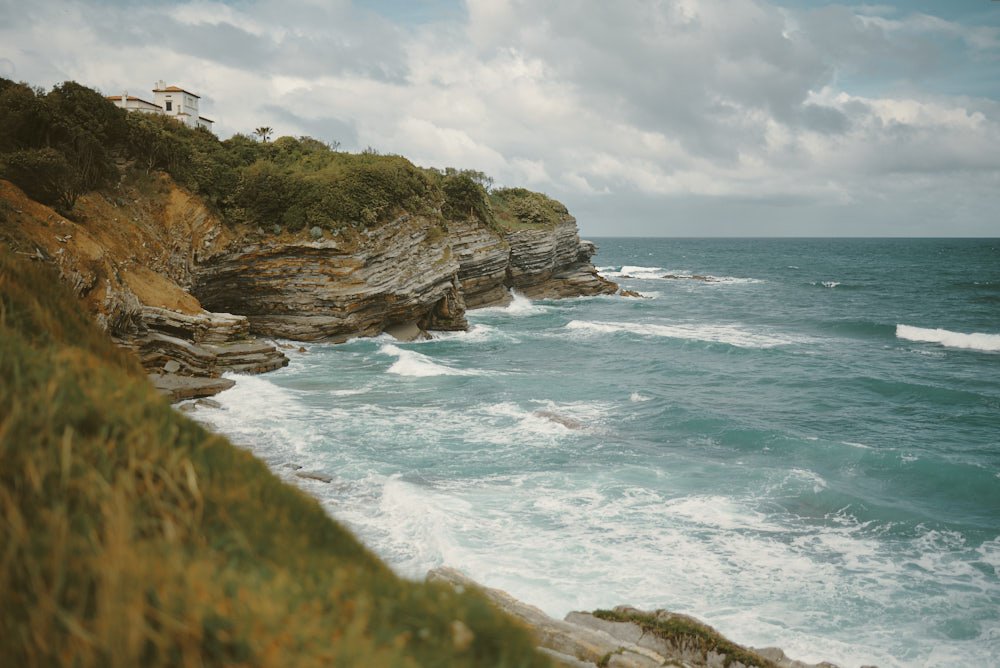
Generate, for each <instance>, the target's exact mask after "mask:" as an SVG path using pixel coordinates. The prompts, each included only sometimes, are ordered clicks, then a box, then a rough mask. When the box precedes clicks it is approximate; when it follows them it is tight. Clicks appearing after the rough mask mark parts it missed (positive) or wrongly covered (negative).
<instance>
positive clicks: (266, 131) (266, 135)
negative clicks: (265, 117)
mask: <svg viewBox="0 0 1000 668" xmlns="http://www.w3.org/2000/svg"><path fill="white" fill-rule="evenodd" d="M273 132H274V128H272V127H270V126H268V125H262V126H261V127H259V128H257V129H256V130H254V131H253V133H254V134H255V135H257V136H258V137H260V140H261V141H263V142H267V140H268V139H270V138H271V133H273Z"/></svg>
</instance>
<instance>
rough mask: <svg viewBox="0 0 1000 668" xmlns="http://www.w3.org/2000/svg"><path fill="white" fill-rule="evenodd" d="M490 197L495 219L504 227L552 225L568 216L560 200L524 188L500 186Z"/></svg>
mask: <svg viewBox="0 0 1000 668" xmlns="http://www.w3.org/2000/svg"><path fill="white" fill-rule="evenodd" d="M491 199H492V203H493V210H494V211H495V212H496V216H497V219H498V220H499V221H500V223H501V224H502V225H504V226H505V227H511V228H516V227H528V228H531V227H552V226H553V225H556V224H557V223H559V222H561V221H563V220H565V219H566V218H567V217H568V216H569V211H567V210H566V207H565V206H564V205H563V204H562V202H558V201H556V200H554V199H551V198H550V197H547V196H546V195H543V194H542V193H537V192H533V191H531V190H526V189H524V188H501V189H499V190H495V191H494V192H493V193H492V195H491Z"/></svg>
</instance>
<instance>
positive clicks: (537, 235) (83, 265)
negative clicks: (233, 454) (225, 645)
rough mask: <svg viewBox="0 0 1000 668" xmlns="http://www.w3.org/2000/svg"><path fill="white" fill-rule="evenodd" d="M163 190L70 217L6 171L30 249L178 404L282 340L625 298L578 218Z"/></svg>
mask: <svg viewBox="0 0 1000 668" xmlns="http://www.w3.org/2000/svg"><path fill="white" fill-rule="evenodd" d="M154 178H155V179H156V185H157V191H156V192H155V193H142V192H137V191H133V192H129V193H127V195H128V196H123V197H117V198H111V197H110V196H108V195H106V194H99V193H91V194H88V195H86V196H84V197H82V198H81V200H80V201H79V202H78V204H77V207H76V209H75V212H74V220H68V219H66V218H64V217H63V216H61V215H59V214H58V213H57V212H55V211H54V210H52V209H51V208H49V207H47V206H44V205H42V204H39V203H37V202H34V201H32V200H30V199H29V198H27V197H26V196H25V195H24V193H23V192H21V191H20V190H19V189H18V188H17V187H16V186H14V185H13V184H11V183H9V182H7V181H2V180H0V202H2V203H3V204H4V206H5V208H6V209H7V210H8V211H9V212H10V214H9V217H10V218H11V219H12V220H11V222H12V223H13V224H12V225H11V226H10V231H9V232H8V233H6V234H5V235H4V238H3V241H5V242H6V243H7V244H8V245H9V246H10V247H11V248H13V249H14V250H15V252H19V253H21V254H24V255H28V256H30V257H32V258H33V259H37V260H39V261H43V262H48V263H52V264H54V265H56V267H57V268H58V270H59V273H60V275H61V277H62V278H63V280H64V281H66V282H67V283H68V284H69V285H70V286H72V288H73V290H74V292H75V293H76V294H77V296H78V297H79V298H80V299H81V301H82V302H83V303H84V305H85V306H86V307H87V308H88V309H89V310H90V311H91V312H92V313H93V315H94V317H95V318H96V320H97V321H98V323H100V324H101V325H102V326H103V327H104V328H105V329H106V330H107V331H108V333H109V334H110V335H111V336H112V337H113V338H114V339H115V340H116V341H117V342H118V343H120V344H121V345H123V346H126V347H128V348H131V349H132V350H134V351H135V352H136V354H137V355H138V356H139V358H140V360H141V361H142V364H143V367H144V368H145V369H146V370H147V372H148V373H149V375H150V379H151V380H152V382H153V383H154V385H156V387H157V388H158V389H159V390H160V391H161V392H163V393H164V394H166V395H168V396H169V397H170V398H171V400H172V401H174V402H177V401H182V400H184V399H190V398H198V397H206V396H210V395H212V394H215V393H217V392H220V391H222V390H224V389H226V388H228V387H230V386H231V384H232V383H231V381H228V380H226V379H224V378H222V375H223V374H224V373H226V372H234V373H251V374H252V373H265V372H267V371H273V370H275V369H279V368H281V367H283V366H285V365H286V364H288V359H287V357H286V356H285V355H284V354H283V353H282V352H281V350H280V347H279V346H278V345H277V344H276V343H275V342H274V341H273V339H275V338H280V339H289V340H294V341H327V342H334V343H336V342H341V341H346V340H347V339H350V338H355V337H362V336H375V335H378V334H380V333H382V332H390V333H392V334H394V335H396V336H399V337H400V338H403V339H413V338H418V337H421V336H426V332H428V331H435V330H438V331H453V330H464V329H467V327H468V322H467V321H466V319H465V313H466V311H467V310H468V309H473V308H483V307H488V306H498V305H506V304H507V303H509V302H510V300H511V291H512V290H516V291H519V292H522V293H524V294H525V295H527V296H529V297H532V298H562V297H579V296H592V295H602V294H603V295H610V294H615V293H617V292H618V286H617V285H616V284H615V283H612V282H610V281H608V280H606V279H604V278H603V277H601V276H600V275H599V274H598V273H597V270H596V268H595V267H594V265H593V264H592V263H591V258H592V257H593V256H594V254H595V253H596V251H597V249H596V247H595V246H594V244H592V243H590V242H588V241H582V240H581V239H580V237H579V234H578V230H577V226H576V220H575V219H574V218H573V217H572V216H570V215H569V214H568V213H566V214H562V215H561V217H560V218H559V220H558V221H556V222H554V223H552V224H544V225H538V226H535V227H533V228H530V229H521V228H519V229H504V228H500V227H496V226H490V225H487V224H484V223H482V222H480V221H479V220H477V219H475V218H472V217H470V218H469V219H467V220H460V221H447V222H445V221H443V220H442V219H441V218H440V215H434V214H424V215H419V216H414V215H410V214H405V213H404V214H402V215H400V216H398V217H397V218H396V219H395V220H392V221H390V222H387V223H384V224H381V225H379V226H376V227H372V228H370V229H365V230H360V231H358V230H342V231H341V232H340V233H338V234H334V233H332V232H329V231H325V230H321V229H319V228H313V229H311V230H300V231H298V232H294V233H291V232H287V231H282V230H281V229H280V228H278V227H275V228H274V229H272V230H270V231H265V230H264V229H262V228H259V227H258V228H252V229H251V228H246V227H243V228H239V227H236V228H234V227H232V226H227V225H224V224H223V223H222V222H221V220H219V218H218V217H217V216H216V215H214V214H213V213H212V212H211V211H210V210H209V209H208V208H207V206H206V205H205V203H204V202H203V201H202V200H200V199H199V198H198V197H195V196H193V195H191V194H190V193H188V192H186V191H184V190H183V189H181V188H179V187H178V186H177V185H176V184H174V182H173V181H172V180H170V178H169V177H168V176H166V175H162V174H161V175H158V176H156V177H154Z"/></svg>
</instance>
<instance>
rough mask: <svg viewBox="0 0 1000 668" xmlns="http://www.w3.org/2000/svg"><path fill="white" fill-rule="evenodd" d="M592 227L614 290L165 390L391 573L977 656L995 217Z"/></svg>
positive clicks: (986, 634) (887, 653)
mask: <svg viewBox="0 0 1000 668" xmlns="http://www.w3.org/2000/svg"><path fill="white" fill-rule="evenodd" d="M596 241H597V242H598V245H599V247H600V252H599V254H598V256H597V257H596V258H595V262H596V264H598V265H599V266H600V269H601V272H602V273H603V274H604V275H605V276H607V277H609V278H611V279H612V280H615V281H617V282H619V283H620V284H621V285H622V286H623V287H625V288H629V289H632V290H636V291H638V292H639V293H641V295H642V298H639V299H634V298H633V299H627V298H621V297H596V298H581V299H570V300H564V301H534V302H532V301H528V300H527V299H524V298H523V297H516V298H515V300H514V302H513V303H512V304H511V305H510V306H509V307H506V308H492V309H485V310H480V311H475V312H472V313H470V314H469V319H470V322H471V323H472V327H471V329H470V330H469V331H468V332H465V333H449V334H436V335H435V338H434V340H432V341H426V342H419V343H405V344H404V343H399V342H396V341H393V340H391V339H389V338H387V337H385V336H382V337H379V338H376V339H361V340H354V341H351V342H348V343H346V344H342V345H307V346H306V349H307V351H306V352H304V353H293V354H292V361H291V364H290V365H289V367H288V368H286V369H284V370H282V371H279V372H275V373H271V374H267V375H263V376H254V377H240V378H239V379H238V383H237V385H236V387H235V388H234V389H232V390H230V391H228V392H226V393H223V394H221V395H219V397H218V398H219V400H220V401H221V403H222V404H223V409H222V410H210V409H199V410H198V411H196V412H195V415H196V416H197V417H198V418H199V419H201V420H203V421H206V422H207V423H208V424H210V425H211V426H212V427H213V428H214V429H216V430H219V431H221V432H224V433H226V434H228V435H230V436H231V437H232V438H233V439H234V440H235V441H236V442H238V443H240V444H243V445H245V446H247V447H249V448H251V449H252V450H253V451H254V452H255V453H257V454H258V455H259V456H260V457H261V458H263V459H264V460H266V461H267V462H269V463H270V464H271V465H272V467H273V468H274V470H275V471H277V472H278V473H279V474H281V475H283V476H285V477H287V478H289V479H294V480H296V481H297V482H298V483H299V484H300V485H301V486H302V487H303V488H305V489H306V490H307V491H308V492H309V493H311V494H314V495H315V496H316V497H318V498H319V499H320V500H321V501H322V502H323V503H324V504H325V506H326V507H327V508H328V509H329V511H330V512H331V513H332V514H333V515H334V516H335V517H337V518H338V519H340V520H342V521H343V522H344V523H345V524H347V525H348V526H350V527H351V528H352V529H353V530H354V531H355V532H356V533H357V534H358V535H359V536H360V537H361V539H362V540H363V541H364V542H365V543H366V544H367V545H369V546H370V547H371V549H373V550H374V551H375V552H376V553H377V554H379V555H380V556H381V557H382V558H383V559H385V560H386V561H387V562H388V563H389V564H391V565H392V566H393V567H394V568H395V569H396V570H397V571H398V572H399V573H401V574H403V575H405V576H410V577H414V578H417V577H421V576H422V575H423V574H424V573H425V572H426V571H427V570H428V569H429V568H432V567H435V566H439V565H442V564H446V565H449V566H454V567H456V568H459V569H461V570H463V571H464V572H466V573H467V574H468V575H470V576H471V577H473V578H474V579H476V580H479V581H480V582H482V583H484V584H486V585H490V586H493V587H499V588H501V589H505V590H507V591H509V592H510V593H511V594H513V595H514V596H516V597H518V598H520V599H522V600H524V601H527V602H529V603H533V604H535V605H538V606H539V607H541V608H543V609H544V610H546V611H547V612H549V613H551V614H553V615H558V616H562V615H564V614H565V613H566V612H568V611H570V610H591V609H594V608H599V607H610V606H613V605H616V604H620V603H628V604H632V605H635V606H639V607H643V608H657V607H663V608H668V609H670V610H674V611H678V612H685V613H690V614H693V615H696V616H698V617H700V618H702V619H704V620H705V621H707V622H708V623H710V624H712V625H713V626H715V627H716V628H718V629H719V630H720V631H722V632H723V633H725V634H727V635H729V636H730V637H732V638H733V639H735V640H737V641H738V642H742V643H746V644H752V645H756V646H765V645H778V646H781V647H783V648H784V649H785V650H786V651H787V652H788V654H789V655H790V656H793V657H795V658H799V659H804V660H810V661H817V660H821V659H822V660H830V661H834V662H837V663H839V664H841V665H843V666H857V665H860V664H862V663H871V664H878V665H879V666H881V667H882V668H887V667H889V666H997V665H1000V240H998V239H988V240H982V239H978V240H977V239H962V240H942V239H918V240H896V239H894V240H882V239H815V240H814V239H809V240H805V239H634V238H629V239H597V240H596ZM665 276H671V277H668V278H665ZM292 466H301V467H303V470H304V471H314V472H322V473H325V474H326V475H329V476H331V477H332V478H333V481H332V482H331V483H329V484H325V483H322V482H316V481H306V480H298V479H297V478H294V476H293V474H292V471H293V469H292V468H291V467H292Z"/></svg>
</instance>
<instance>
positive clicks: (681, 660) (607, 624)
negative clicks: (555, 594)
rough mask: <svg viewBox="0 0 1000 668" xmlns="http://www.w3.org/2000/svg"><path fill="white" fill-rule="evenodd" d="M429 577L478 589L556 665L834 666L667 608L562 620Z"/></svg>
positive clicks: (451, 574) (441, 571)
mask: <svg viewBox="0 0 1000 668" xmlns="http://www.w3.org/2000/svg"><path fill="white" fill-rule="evenodd" d="M427 581H428V582H440V583H444V584H448V585H450V586H451V587H453V588H455V589H456V590H459V591H464V590H466V589H477V590H479V591H481V592H482V593H483V594H484V595H486V597H487V598H489V599H490V600H491V601H492V602H493V603H494V604H495V605H496V606H497V607H498V608H500V609H501V610H503V611H504V612H506V613H507V614H509V615H511V616H513V617H515V618H516V619H519V620H520V621H521V622H522V623H524V624H526V625H527V626H528V628H529V629H530V630H531V632H532V633H533V634H534V637H535V641H536V642H537V643H538V646H539V650H540V651H541V652H542V653H544V654H546V655H547V656H549V657H550V658H551V659H552V661H553V663H554V664H555V665H556V666H565V667H567V668H582V667H586V666H607V667H612V666H617V667H618V668H653V667H654V666H665V665H669V666H680V667H682V668H723V667H725V668H751V667H757V668H836V666H834V665H833V664H829V663H820V664H806V663H802V662H801V661H795V660H794V659H790V658H788V657H787V656H785V653H784V652H783V651H781V650H780V649H777V648H767V649H763V650H753V649H749V648H745V647H742V646H740V645H737V644H735V643H733V642H731V641H729V640H728V639H726V638H724V637H723V636H721V635H720V634H719V633H718V632H716V631H715V630H714V629H712V628H711V627H710V626H708V625H706V624H703V623H702V622H699V621H698V620H696V619H694V618H693V617H689V616H687V615H679V614H676V613H672V612H669V611H666V610H656V611H653V612H645V611H642V610H637V609H635V608H630V607H627V606H619V607H617V608H615V609H614V610H613V611H604V612H598V613H589V612H571V613H569V614H568V615H567V616H566V619H565V620H557V619H553V618H552V617H549V616H548V615H546V614H545V613H544V612H542V611H541V610H539V609H538V608H535V607H534V606H530V605H527V604H525V603H522V602H520V601H518V600H517V599H515V598H514V597H512V596H511V595H510V594H508V593H506V592H504V591H501V590H499V589H492V588H489V587H483V586H481V585H479V584H477V583H476V582H474V581H473V580H470V579H469V578H467V577H466V576H464V575H463V574H462V573H460V572H459V571H456V570H455V569H453V568H435V569H434V570H432V571H430V572H429V573H428V574H427Z"/></svg>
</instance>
